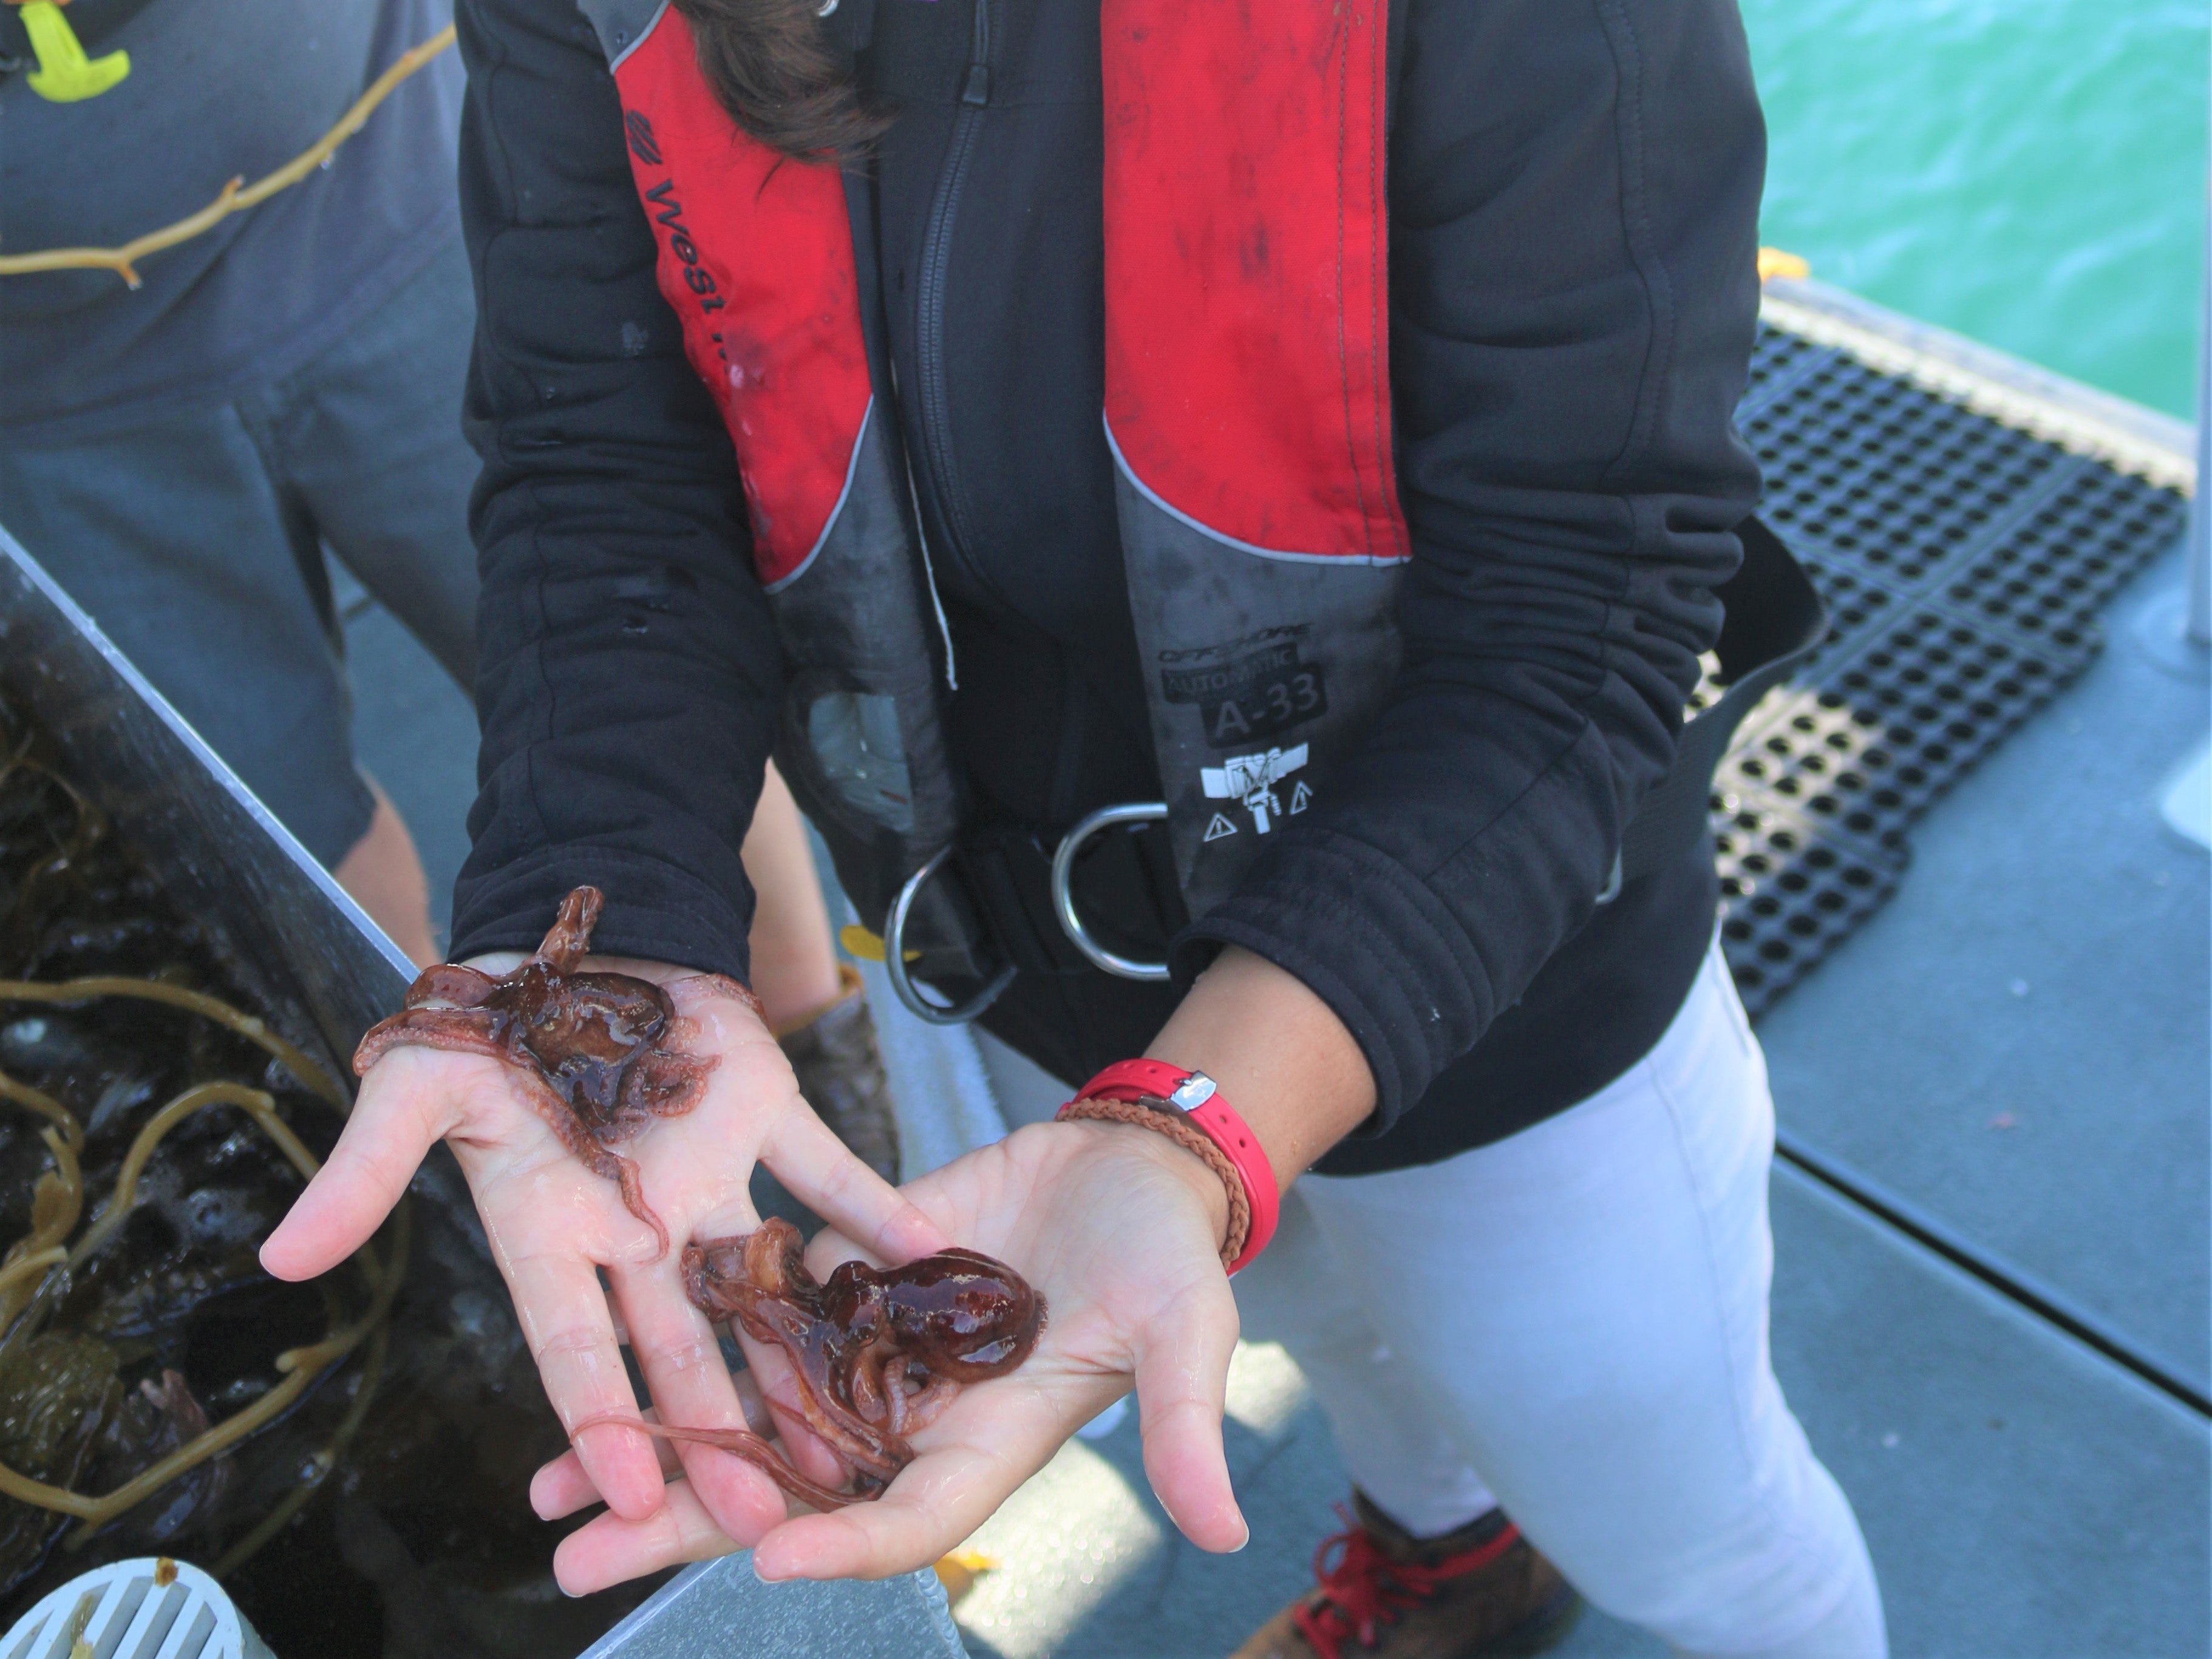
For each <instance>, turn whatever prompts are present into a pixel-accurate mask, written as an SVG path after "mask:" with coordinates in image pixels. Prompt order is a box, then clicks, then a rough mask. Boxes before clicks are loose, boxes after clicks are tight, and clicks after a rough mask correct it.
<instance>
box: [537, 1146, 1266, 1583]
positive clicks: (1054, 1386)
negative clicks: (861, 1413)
mask: <svg viewBox="0 0 2212 1659" xmlns="http://www.w3.org/2000/svg"><path fill="white" fill-rule="evenodd" d="M906 1193H907V1196H908V1197H909V1198H911V1199H912V1200H913V1202H915V1205H916V1206H917V1207H918V1208H920V1209H921V1211H922V1212H923V1213H924V1214H927V1216H928V1218H929V1219H930V1220H931V1221H932V1222H933V1223H934V1224H935V1225H936V1226H937V1227H938V1228H939V1229H940V1230H942V1231H943V1232H945V1233H946V1234H948V1235H949V1236H950V1237H951V1238H953V1239H954V1240H956V1241H957V1242H958V1243H960V1244H965V1245H968V1246H969V1247H971V1248H974V1249H977V1250H983V1251H985V1252H987V1253H988V1254H990V1255H992V1256H997V1257H999V1258H1000V1260H1002V1261H1004V1262H1007V1263H1008V1264H1009V1265H1010V1266H1012V1267H1013V1268H1016V1269H1017V1270H1018V1271H1019V1272H1020V1273H1021V1274H1022V1275H1024V1277H1025V1278H1027V1279H1028V1280H1029V1281H1030V1283H1031V1284H1032V1285H1034V1286H1035V1287H1036V1288H1037V1289H1038V1290H1040V1291H1042V1293H1043V1294H1044V1297H1045V1299H1046V1302H1047V1304H1048V1308H1049V1315H1048V1319H1047V1322H1046V1325H1045V1329H1044V1332H1043V1334H1042V1337H1041V1338H1040V1339H1039V1341H1038V1344H1037V1347H1036V1352H1035V1353H1032V1354H1031V1355H1030V1358H1029V1359H1028V1360H1027V1361H1026V1362H1024V1364H1023V1365H1022V1366H1021V1368H1020V1369H1019V1370H1018V1371H1013V1372H1012V1373H1010V1374H1009V1375H1007V1376H1006V1377H998V1378H995V1379H994V1380H992V1381H990V1382H986V1383H979V1384H973V1385H971V1386H969V1387H968V1388H966V1389H963V1390H962V1391H961V1393H960V1394H959V1396H957V1398H956V1399H955V1400H954V1401H953V1402H952V1403H951V1406H950V1407H948V1408H946V1410H945V1413H944V1414H943V1415H942V1416H940V1417H939V1418H938V1419H937V1420H936V1421H934V1422H933V1423H932V1424H931V1425H929V1426H928V1427H927V1428H925V1429H923V1430H921V1432H918V1433H917V1434H915V1436H914V1437H913V1441H914V1445H915V1452H916V1456H915V1460H914V1462H912V1463H910V1464H908V1466H907V1467H906V1468H904V1469H903V1470H902V1471H901V1472H900V1474H898V1476H897V1478H896V1480H893V1481H892V1482H891V1483H890V1486H889V1487H888V1488H887V1489H886V1490H885V1491H884V1493H883V1495H882V1496H881V1497H880V1498H878V1499H876V1500H875V1501H873V1502H872V1503H863V1504H855V1505H852V1506H850V1507H849V1508H846V1509H842V1510H839V1511H836V1513H834V1514H829V1515H800V1516H798V1517H794V1518H793V1519H791V1520H789V1521H787V1522H785V1523H783V1524H782V1525H781V1526H779V1527H776V1528H775V1529H773V1530H772V1531H769V1533H768V1534H767V1535H765V1536H764V1537H761V1538H760V1539H759V1541H758V1543H757V1547H756V1548H755V1553H754V1557H753V1561H754V1566H755V1568H756V1570H757V1571H759V1572H760V1574H761V1575H762V1576H763V1577H768V1578H787V1577H813V1578H828V1577H883V1576H884V1575H886V1574H890V1573H895V1572H902V1571H911V1570H913V1569H915V1568H916V1567H920V1566H923V1565H927V1564H928V1563H929V1562H930V1561H933V1560H934V1559H937V1558H938V1557H939V1556H940V1555H942V1554H943V1553H945V1552H946V1551H947V1550H949V1549H951V1548H952V1547H954V1546H955V1545H957V1543H958V1542H959V1541H961V1540H962V1539H963V1538H965V1537H966V1536H967V1535H969V1533H971V1532H973V1531H974V1530H975V1528H976V1527H977V1526H979V1525H981V1523H982V1522H983V1521H984V1519H985V1518H986V1517H988V1516H989V1515H990V1514H991V1512H992V1511H994V1510H995V1509H997V1508H998V1506H999V1505H1000V1504H1001V1503H1003V1502H1004V1501H1005V1500H1006V1498H1007V1497H1008V1495H1009V1494H1011V1493H1012V1492H1013V1490H1014V1489H1015V1488H1016V1487H1017V1486H1019V1485H1020V1484H1021V1483H1022V1482H1023V1481H1024V1480H1027V1479H1028V1478H1029V1477H1030V1475H1031V1474H1034V1473H1036V1470H1037V1469H1039V1468H1042V1467H1043V1465H1044V1463H1045V1462H1046V1461H1047V1460H1048V1459H1049V1458H1050V1457H1051V1456H1052V1455H1053V1453H1054V1451H1055V1450H1057V1449H1058V1448H1059V1446H1060V1444H1061V1442H1062V1441H1064V1440H1066V1438H1067V1437H1068V1436H1069V1435H1070V1434H1072V1433H1073V1432H1074V1431H1075V1429H1076V1428H1077V1427H1078V1426H1080V1425H1081V1424H1083V1423H1085V1422H1086V1421H1088V1420H1090V1419H1091V1417H1092V1416H1094V1415H1096V1414H1097V1412H1098V1411H1099V1410H1100V1409H1102V1408H1103V1407H1104V1406H1105V1405H1106V1404H1107V1403H1108V1402H1110V1401H1112V1400H1113V1399H1115V1397H1116V1396H1119V1395H1121V1393H1122V1392H1124V1391H1125V1390H1127V1388H1128V1387H1129V1386H1130V1384H1131V1381H1132V1379H1133V1380H1134V1383H1135V1385H1136V1390H1137V1396H1138V1403H1139V1411H1140V1415H1141V1420H1142V1424H1143V1432H1144V1442H1145V1468H1146V1474H1148V1475H1149V1476H1150V1477H1151V1480H1152V1487H1153V1490H1154V1491H1155V1492H1158V1495H1159V1499H1160V1501H1161V1503H1162V1504H1163V1505H1164V1506H1165V1507H1166V1509H1167V1511H1168V1513H1169V1514H1170V1516H1171V1517H1174V1519H1175V1521H1176V1524H1177V1525H1179V1526H1180V1527H1181V1528H1182V1530H1183V1531H1184V1533H1185V1534H1187V1535H1188V1536H1189V1537H1190V1538H1191V1539H1192V1541H1194V1542H1195V1543H1197V1544H1199V1545H1200V1546H1201V1547H1205V1548H1207V1549H1214V1550H1230V1549H1235V1548H1237V1547H1239V1546H1241V1544H1242V1543H1243V1540H1244V1538H1245V1536H1246V1529H1245V1526H1244V1522H1243V1517H1242V1516H1241V1515H1240V1514H1239V1513H1238V1511H1237V1502H1236V1499H1235V1496H1234V1494H1233V1493H1232V1492H1231V1490H1230V1485H1229V1471H1228V1465H1227V1462H1226V1460H1225V1456H1224V1454H1223V1450H1222V1442H1221V1414H1222V1409H1223V1404H1224V1398H1225V1390H1226V1388H1227V1383H1228V1371H1229V1360H1230V1356H1231V1353H1232V1351H1233V1350H1234V1348H1235V1347H1236V1343H1237V1309H1236V1303H1235V1300H1234V1299H1233V1297H1232V1296H1231V1293H1230V1289H1229V1281H1228V1280H1227V1279H1226V1278H1225V1276H1224V1275H1223V1274H1222V1271H1221V1264H1220V1259H1219V1256H1218V1253H1217V1251H1218V1241H1219V1239H1220V1236H1221V1225H1222V1222H1221V1208H1222V1205H1223V1199H1222V1195H1221V1192H1220V1189H1219V1184H1218V1181H1216V1179H1215V1178H1214V1176H1213V1175H1212V1172H1210V1171H1209V1170H1208V1169H1207V1168H1206V1166H1204V1165H1203V1164H1200V1162H1199V1161H1198V1160H1197V1159H1194V1158H1192V1157H1191V1156H1190V1155H1189V1154H1188V1153H1186V1152H1183V1151H1182V1149H1181V1148H1179V1147H1176V1146H1175V1145H1173V1144H1172V1143H1171V1142H1170V1141H1165V1140H1164V1139H1162V1138H1161V1137H1160V1136H1158V1135H1152V1134H1150V1133H1149V1132H1147V1131H1146V1130H1143V1129H1130V1128H1127V1127H1123V1126H1121V1125H1115V1124H1101V1123H1055V1124H1046V1125H1039V1126H1036V1127H1034V1128H1031V1129H1023V1130H1020V1131H1018V1133H1016V1134H1015V1135H1012V1136H1010V1137H1009V1138H1008V1139H1007V1140H1006V1141H1000V1142H999V1143H998V1144H997V1145H994V1146H990V1147H983V1148H981V1149H980V1150H978V1151H976V1152H973V1153H969V1154H968V1155H967V1156H965V1157H963V1158H961V1159H957V1160H955V1161H954V1162H953V1163H951V1164H949V1165H947V1166H945V1167H944V1168H943V1169H940V1170H939V1171H936V1172H934V1173H933V1174H930V1175H927V1176H925V1177H923V1178H921V1179H920V1180H919V1181H916V1182H915V1183H914V1184H911V1185H910V1186H908V1188H907V1189H906ZM855 1255H860V1256H871V1257H873V1258H874V1259H876V1260H878V1261H879V1262H880V1261H882V1260H884V1259H885V1253H884V1251H883V1250H882V1249H881V1247H880V1246H879V1245H876V1244H866V1245H862V1244H860V1243H859V1242H858V1240H857V1236H854V1237H840V1236H838V1235H837V1234H836V1233H834V1232H824V1233H823V1234H822V1235H821V1236H819V1237H817V1238H816V1239H815V1241H814V1244H813V1245H812V1246H811V1248H810V1250H809V1251H808V1256H809V1262H810V1265H811V1266H812V1267H813V1268H815V1269H816V1270H817V1272H823V1273H826V1272H827V1270H828V1268H829V1267H830V1266H831V1265H832V1264H833V1263H834V1262H837V1261H839V1260H842V1259H844V1258H846V1257H849V1256H855ZM890 1259H892V1260H903V1259H905V1257H904V1256H901V1255H898V1254H896V1252H894V1253H892V1254H891V1255H890ZM746 1346H747V1352H748V1354H749V1355H750V1357H751V1358H752V1360H753V1364H754V1366H755V1369H756V1371H757V1372H758V1373H759V1374H760V1377H761V1382H762V1385H763V1390H764V1391H765V1392H766V1393H767V1395H768V1396H769V1400H770V1402H772V1403H773V1402H775V1401H776V1400H777V1399H778V1398H779V1397H780V1396H783V1395H784V1394H785V1392H786V1390H787V1383H788V1378H787V1371H786V1368H785V1367H783V1366H782V1365H781V1362H780V1358H779V1357H778V1356H776V1355H774V1354H764V1353H762V1352H761V1351H760V1350H759V1349H758V1348H757V1347H755V1345H753V1344H751V1343H750V1342H748V1343H747V1345H746ZM656 1399H657V1400H659V1402H660V1405H661V1408H662V1410H663V1412H664V1414H665V1416H666V1417H667V1419H668V1420H670V1421H688V1419H687V1418H685V1417H684V1415H683V1408H682V1407H680V1406H678V1404H677V1403H676V1402H673V1401H671V1400H667V1399H665V1398H662V1397H661V1396H659V1395H658V1393H657V1392H656ZM776 1416H777V1420H778V1422H779V1424H780V1425H781V1426H782V1427H783V1429H784V1432H785V1438H786V1441H787V1444H791V1445H792V1450H793V1452H794V1455H795V1456H796V1457H797V1459H798V1461H799V1462H801V1463H802V1464H803V1465H806V1466H809V1467H811V1468H818V1467H819V1462H818V1459H819V1457H820V1456H821V1454H822V1449H821V1448H820V1447H819V1446H818V1444H817V1445H815V1446H812V1447H810V1446H808V1445H806V1444H805V1442H804V1438H803V1437H802V1436H801V1435H800V1434H799V1432H797V1431H796V1430H795V1429H794V1426H793V1418H792V1416H791V1415H790V1414H788V1413H785V1412H779V1413H777V1414H776ZM616 1432H624V1433H626V1432H628V1431H616ZM639 1438H641V1437H639ZM794 1443H795V1444H794ZM666 1468H668V1470H669V1472H670V1473H671V1474H674V1473H675V1472H676V1466H675V1464H674V1462H673V1461H672V1460H671V1461H670V1462H668V1463H667V1464H666ZM683 1474H684V1475H685V1476H687V1477H688V1479H678V1480H672V1481H671V1485H670V1486H669V1488H668V1494H669V1495H668V1503H667V1506H666V1509H665V1511H662V1512H660V1513H659V1514H656V1515H655V1516H654V1517H653V1519H652V1520H650V1521H648V1522H644V1523H641V1522H639V1521H638V1520H636V1519H635V1518H634V1517H632V1515H631V1514H630V1512H629V1511H628V1510H626V1509H625V1508H624V1507H623V1505H616V1504H612V1503H611V1504H610V1512H609V1513H606V1514H604V1515H601V1516H599V1517H596V1518H595V1519H594V1520H592V1522H590V1523H588V1524H586V1526H584V1527H582V1528H580V1529H578V1530H577V1531H576V1532H574V1533H573V1534H571V1535H569V1536H568V1538H567V1539H566V1540H564V1541H562V1545H561V1547H560V1550H559V1553H557V1555H556V1559H555V1566H556V1573H557V1574H558V1576H559V1578H560V1581H561V1583H562V1586H563V1587H564V1588H566V1589H568V1590H569V1591H571V1592H572V1593H581V1592H583V1591H586V1590H589V1589H598V1588H600V1587H603V1586H605V1585H607V1584H611V1583H618V1582H620V1581H621V1580H623V1579H625V1578H630V1577H636V1576H638V1575H639V1574H641V1573H645V1572H650V1571H655V1570H657V1569H659V1568H660V1567H663V1566H666V1565H671V1564H672V1563H674V1562H677V1561H683V1560H694V1559H702V1558H703V1557H706V1556H708V1555H714V1554H719V1553H724V1552H726V1551H727V1550H729V1549H732V1548H733V1547H738V1545H739V1544H741V1543H743V1542H744V1541H745V1540H744V1538H743V1537H742V1536H740V1535H736V1534H734V1533H732V1530H731V1529H729V1528H727V1527H725V1526H722V1525H720V1524H719V1522H718V1511H720V1509H721V1508H722V1507H724V1505H723V1504H722V1502H721V1501H720V1499H718V1498H717V1497H716V1495H715V1494H714V1493H712V1492H705V1491H701V1490H697V1489H696V1481H697V1479H698V1474H697V1470H696V1466H694V1465H693V1464H692V1462H691V1461H690V1459H689V1458H688V1457H687V1458H686V1459H685V1460H684V1468H683ZM610 1497H611V1494H609V1493H607V1492H606V1491H605V1488H604V1487H603V1486H599V1482H598V1480H597V1468H596V1466H595V1464H594V1462H593V1461H592V1459H591V1458H589V1457H587V1456H579V1455H577V1454H575V1453H571V1454H569V1455H568V1456H563V1457H562V1458H560V1459H558V1460H556V1462H553V1463H551V1464H549V1465H547V1467H546V1468H544V1469H543V1470H541V1471H540V1472H539V1474H538V1480H537V1481H536V1483H535V1484H534V1485H533V1487H532V1500H533V1502H534V1503H535V1504H536V1505H537V1507H538V1511H539V1513H540V1514H542V1515H545V1516H547V1517H549V1518H550V1517H555V1516H559V1515H563V1514H568V1513H571V1512H573V1511H576V1510H578V1509H580V1508H582V1507H583V1506H585V1505H587V1504H590V1503H592V1502H593V1501H595V1500H597V1499H601V1498H610Z"/></svg>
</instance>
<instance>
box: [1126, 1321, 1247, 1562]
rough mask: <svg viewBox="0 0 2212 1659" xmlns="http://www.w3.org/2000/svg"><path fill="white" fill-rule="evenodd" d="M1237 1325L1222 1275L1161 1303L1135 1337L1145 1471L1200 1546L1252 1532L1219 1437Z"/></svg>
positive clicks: (1239, 1541) (1220, 1544) (1236, 1540)
mask: <svg viewBox="0 0 2212 1659" xmlns="http://www.w3.org/2000/svg"><path fill="white" fill-rule="evenodd" d="M1236 1349H1237V1302H1236V1299H1235V1298H1234V1297H1232V1296H1231V1294H1230V1291H1229V1281H1227V1280H1226V1279H1222V1280H1219V1281H1217V1282H1216V1283H1214V1284H1212V1285H1207V1286H1204V1287H1195V1288H1192V1289H1189V1290H1186V1291H1185V1292H1183V1293H1182V1294H1180V1295H1178V1296H1176V1297H1175V1298H1173V1299H1171V1300H1170V1301H1168V1302H1166V1303H1164V1304H1163V1305H1161V1306H1160V1307H1159V1309H1158V1311H1156V1312H1155V1313H1154V1314H1153V1316H1152V1318H1151V1320H1149V1321H1148V1322H1147V1323H1146V1327H1145V1329H1144V1330H1143V1331H1142V1332H1141V1333H1140V1335H1139V1339H1138V1342H1137V1355H1136V1358H1137V1367H1136V1373H1137V1407H1138V1411H1139V1419H1140V1420H1141V1422H1142V1424H1143V1430H1144V1438H1145V1474H1146V1476H1147V1477H1148V1478H1149V1479H1150V1480H1151V1481H1152V1490H1153V1492H1156V1493H1158V1496H1159V1500H1160V1505H1161V1507H1162V1508H1164V1509H1165V1510H1166V1511H1167V1512H1168V1515H1169V1517H1170V1518H1171V1519H1172V1520H1173V1521H1174V1522H1175V1523H1176V1525H1177V1526H1178V1527H1180V1528H1182V1532H1183V1535H1184V1536H1185V1537H1187V1538H1188V1539H1189V1540H1190V1541H1191V1542H1193V1543H1194V1544H1196V1545H1197V1546H1198V1547H1200V1549H1207V1550H1215V1551H1229V1550H1239V1549H1242V1548H1243V1547H1244V1543H1245V1541H1246V1540H1247V1539H1248V1538H1249V1537H1250V1536H1251V1535H1252V1529H1250V1528H1249V1526H1247V1525H1246V1524H1245V1522H1244V1517H1243V1512H1242V1511H1240V1510H1239V1509H1238V1508H1237V1494H1236V1492H1234V1491H1232V1490H1231V1486H1230V1483H1229V1458H1228V1455H1227V1453H1226V1452H1225V1450H1224V1449H1223V1446H1222V1442H1221V1415H1222V1413H1223V1412H1224V1411H1225V1410H1226V1409H1227V1408H1228V1400H1229V1360H1230V1357H1231V1355H1232V1354H1233V1353H1235V1352H1236Z"/></svg>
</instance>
